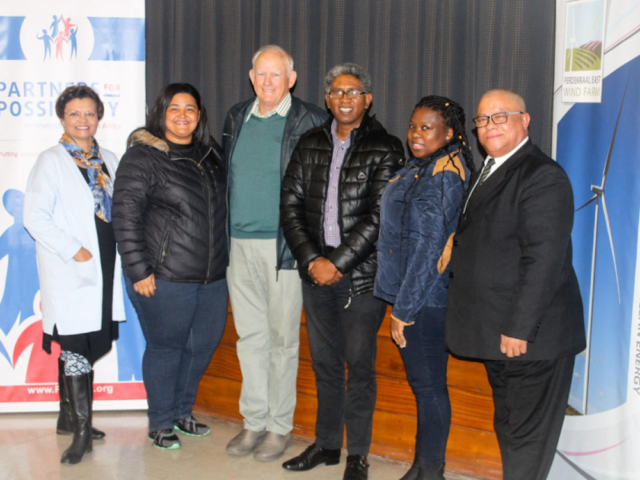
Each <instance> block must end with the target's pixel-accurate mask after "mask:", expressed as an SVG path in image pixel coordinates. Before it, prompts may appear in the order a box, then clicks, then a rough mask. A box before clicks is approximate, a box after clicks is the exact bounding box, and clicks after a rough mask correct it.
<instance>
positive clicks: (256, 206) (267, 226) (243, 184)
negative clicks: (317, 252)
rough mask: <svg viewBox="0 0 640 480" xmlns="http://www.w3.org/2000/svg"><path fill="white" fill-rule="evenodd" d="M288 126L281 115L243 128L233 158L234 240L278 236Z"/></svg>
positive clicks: (253, 120) (252, 120) (256, 120)
mask: <svg viewBox="0 0 640 480" xmlns="http://www.w3.org/2000/svg"><path fill="white" fill-rule="evenodd" d="M285 122H286V118H284V117H281V116H280V115H273V116H271V117H269V118H257V117H255V116H253V115H252V116H251V118H250V119H249V121H248V122H245V123H243V124H242V128H241V129H240V135H239V137H238V140H237V141H236V146H235V149H234V150H233V156H232V157H231V172H230V173H231V187H230V188H231V195H230V203H229V214H230V218H231V220H230V223H231V236H232V237H234V238H257V239H264V238H276V236H277V233H278V218H279V207H280V180H281V172H280V155H281V150H282V135H283V134H284V125H285Z"/></svg>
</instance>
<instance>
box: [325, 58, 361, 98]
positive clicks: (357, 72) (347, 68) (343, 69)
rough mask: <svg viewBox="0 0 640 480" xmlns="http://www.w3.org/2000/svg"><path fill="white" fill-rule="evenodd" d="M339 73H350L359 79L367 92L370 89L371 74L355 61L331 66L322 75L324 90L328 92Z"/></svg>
mask: <svg viewBox="0 0 640 480" xmlns="http://www.w3.org/2000/svg"><path fill="white" fill-rule="evenodd" d="M340 75H351V76H353V77H356V78H357V79H358V80H360V83H361V84H362V89H363V90H364V91H365V92H366V93H369V92H370V91H371V75H369V72H367V71H366V70H365V69H364V68H362V67H361V66H360V65H358V64H357V63H341V64H340V65H336V66H335V67H333V68H332V69H331V70H329V72H328V73H327V74H326V75H325V77H324V92H325V93H329V91H330V90H331V84H332V83H333V81H334V80H335V79H336V77H339V76H340Z"/></svg>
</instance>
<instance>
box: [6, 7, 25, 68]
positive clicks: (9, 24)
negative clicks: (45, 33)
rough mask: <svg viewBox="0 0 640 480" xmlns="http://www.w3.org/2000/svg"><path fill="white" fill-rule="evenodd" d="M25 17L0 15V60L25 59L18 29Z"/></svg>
mask: <svg viewBox="0 0 640 480" xmlns="http://www.w3.org/2000/svg"><path fill="white" fill-rule="evenodd" d="M25 18H26V17H0V60H26V59H27V57H25V56H24V52H23V51H22V46H21V45H20V29H21V28H22V23H23V22H24V19H25Z"/></svg>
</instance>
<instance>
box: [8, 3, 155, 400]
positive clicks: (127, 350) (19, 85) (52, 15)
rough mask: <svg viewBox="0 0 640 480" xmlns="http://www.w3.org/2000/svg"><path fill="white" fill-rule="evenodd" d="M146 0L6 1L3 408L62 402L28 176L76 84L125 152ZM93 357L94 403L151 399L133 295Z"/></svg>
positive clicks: (106, 134)
mask: <svg viewBox="0 0 640 480" xmlns="http://www.w3.org/2000/svg"><path fill="white" fill-rule="evenodd" d="M144 22H145V20H144V0H111V1H110V2H75V1H70V0H67V1H57V2H50V1H48V0H27V1H22V2H3V5H2V6H1V7H0V198H1V199H2V204H1V205H0V412H2V411H5V412H9V411H12V412H16V411H50V410H57V409H58V364H57V360H58V356H59V353H60V349H59V348H58V346H57V344H55V343H54V348H53V351H52V354H51V355H48V354H47V353H46V352H44V351H43V350H42V347H41V345H42V326H41V324H42V312H41V309H40V293H39V283H38V274H37V265H36V257H35V242H34V240H33V239H32V238H31V236H29V234H28V233H27V231H26V230H25V229H24V226H23V224H22V204H23V200H24V189H25V185H26V181H27V177H28V175H29V172H30V171H31V168H32V167H33V164H34V162H35V160H36V158H37V156H38V154H39V153H40V152H41V151H43V150H45V149H47V148H49V147H51V146H53V145H55V144H56V143H57V142H58V140H59V139H60V136H61V135H62V133H63V129H62V126H61V125H60V121H59V119H58V118H57V116H56V113H55V101H56V99H57V97H58V96H59V95H60V93H61V92H62V91H63V90H64V89H65V88H66V87H67V86H70V85H79V84H82V85H89V86H90V87H92V88H93V89H94V90H95V91H96V92H98V94H99V95H100V97H101V99H102V101H103V103H104V106H105V114H104V118H103V119H102V121H101V122H100V125H99V128H98V132H97V134H96V138H97V140H98V142H99V144H100V146H101V147H104V148H107V149H109V150H111V151H113V152H114V153H115V154H116V155H117V156H118V157H120V156H121V155H122V153H123V151H124V149H125V145H126V138H127V136H128V135H129V133H130V132H131V131H132V130H133V129H134V128H136V127H139V126H140V125H142V124H143V123H144V105H145V64H144V61H145V31H144V28H145V24H144ZM126 301H127V305H126V307H127V319H128V321H127V322H124V323H121V324H120V339H119V340H118V341H117V342H115V343H114V347H113V348H112V350H111V352H110V353H109V354H108V355H107V356H105V357H104V358H102V359H101V360H99V361H98V362H97V363H96V366H95V388H94V399H95V402H94V409H96V410H101V409H102V410H114V409H128V408H146V395H145V391H144V387H143V384H142V367H141V364H142V352H143V350H144V339H143V337H142V332H141V330H140V325H139V323H138V321H137V317H136V315H135V312H134V309H133V307H132V306H131V303H130V302H128V299H126Z"/></svg>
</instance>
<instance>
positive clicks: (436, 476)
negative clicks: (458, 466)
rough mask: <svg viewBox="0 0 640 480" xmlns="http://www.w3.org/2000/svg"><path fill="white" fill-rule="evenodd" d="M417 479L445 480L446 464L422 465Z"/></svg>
mask: <svg viewBox="0 0 640 480" xmlns="http://www.w3.org/2000/svg"><path fill="white" fill-rule="evenodd" d="M415 478H416V480H444V464H442V465H420V470H419V471H418V476H417V477H415Z"/></svg>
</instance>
